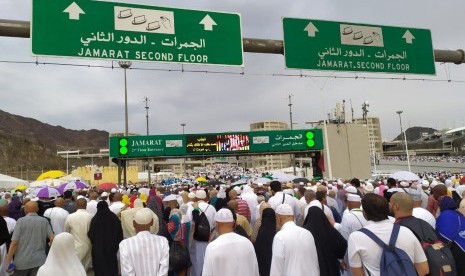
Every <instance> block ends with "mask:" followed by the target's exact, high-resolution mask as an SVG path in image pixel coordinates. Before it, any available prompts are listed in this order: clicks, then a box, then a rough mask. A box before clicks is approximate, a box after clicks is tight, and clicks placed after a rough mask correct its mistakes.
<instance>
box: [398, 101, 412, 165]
mask: <svg viewBox="0 0 465 276" xmlns="http://www.w3.org/2000/svg"><path fill="white" fill-rule="evenodd" d="M402 112H403V111H402V110H399V111H396V113H397V114H399V123H400V133H403V134H404V143H405V154H406V155H407V166H408V170H409V171H411V169H410V157H409V154H408V145H407V135H406V133H405V132H404V130H403V127H402V115H401V114H402Z"/></svg>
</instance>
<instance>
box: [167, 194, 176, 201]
mask: <svg viewBox="0 0 465 276" xmlns="http://www.w3.org/2000/svg"><path fill="white" fill-rule="evenodd" d="M177 199H178V197H177V196H176V195H173V194H171V195H168V196H166V197H164V198H163V201H165V202H167V201H173V200H177Z"/></svg>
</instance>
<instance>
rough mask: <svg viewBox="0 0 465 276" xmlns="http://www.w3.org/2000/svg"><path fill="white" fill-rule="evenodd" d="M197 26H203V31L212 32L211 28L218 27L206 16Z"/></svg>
mask: <svg viewBox="0 0 465 276" xmlns="http://www.w3.org/2000/svg"><path fill="white" fill-rule="evenodd" d="M199 24H200V25H203V29H204V30H205V31H213V26H216V25H218V24H216V22H215V21H213V19H212V18H211V17H210V15H208V14H207V15H206V16H205V17H204V18H203V19H202V21H200V23H199Z"/></svg>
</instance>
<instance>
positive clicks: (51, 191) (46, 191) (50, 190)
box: [31, 187, 61, 198]
mask: <svg viewBox="0 0 465 276" xmlns="http://www.w3.org/2000/svg"><path fill="white" fill-rule="evenodd" d="M31 196H32V197H39V198H50V197H59V196H61V193H60V191H59V190H58V189H57V188H54V187H41V188H37V189H34V190H33V191H32V192H31Z"/></svg>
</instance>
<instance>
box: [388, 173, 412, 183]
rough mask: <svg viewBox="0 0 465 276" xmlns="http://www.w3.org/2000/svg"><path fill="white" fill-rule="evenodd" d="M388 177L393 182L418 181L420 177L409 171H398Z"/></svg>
mask: <svg viewBox="0 0 465 276" xmlns="http://www.w3.org/2000/svg"><path fill="white" fill-rule="evenodd" d="M389 177H391V178H394V179H395V180H399V181H402V180H403V181H418V180H420V177H419V176H418V175H416V174H414V173H413V172H409V171H398V172H395V173H393V174H391V175H390V176H389Z"/></svg>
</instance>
